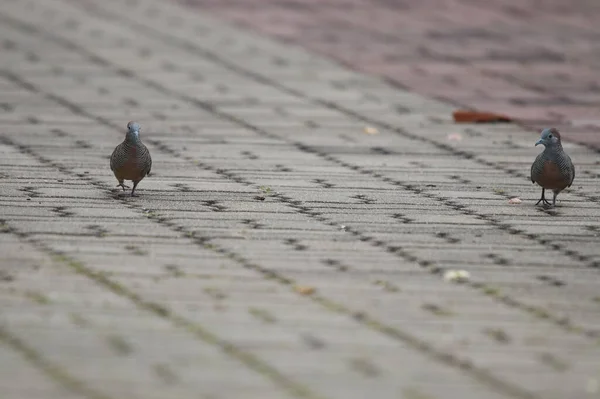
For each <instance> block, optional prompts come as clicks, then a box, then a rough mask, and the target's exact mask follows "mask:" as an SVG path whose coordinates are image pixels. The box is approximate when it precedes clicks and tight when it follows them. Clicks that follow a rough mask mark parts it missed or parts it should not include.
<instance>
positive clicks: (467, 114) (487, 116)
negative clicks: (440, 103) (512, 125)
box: [452, 109, 512, 123]
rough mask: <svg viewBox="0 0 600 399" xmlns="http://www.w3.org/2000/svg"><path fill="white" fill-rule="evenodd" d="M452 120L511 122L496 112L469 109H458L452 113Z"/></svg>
mask: <svg viewBox="0 0 600 399" xmlns="http://www.w3.org/2000/svg"><path fill="white" fill-rule="evenodd" d="M452 116H454V121H455V122H456V123H498V122H505V123H506V122H512V119H510V118H509V117H508V116H506V115H502V114H496V113H493V112H480V111H470V110H466V109H459V110H458V111H454V112H453V113H452Z"/></svg>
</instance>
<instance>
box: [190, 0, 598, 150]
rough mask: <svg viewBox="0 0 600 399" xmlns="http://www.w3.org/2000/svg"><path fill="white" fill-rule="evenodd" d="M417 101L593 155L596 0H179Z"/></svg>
mask: <svg viewBox="0 0 600 399" xmlns="http://www.w3.org/2000/svg"><path fill="white" fill-rule="evenodd" d="M180 1H182V2H184V3H185V4H187V5H189V6H192V7H200V8H202V9H203V10H204V11H207V12H209V13H213V14H215V15H217V16H220V17H222V18H224V19H226V20H229V21H233V22H235V23H237V24H239V25H241V26H244V27H247V28H251V29H255V30H257V31H260V32H262V33H264V34H267V35H270V36H273V37H275V38H278V39H280V40H284V41H288V42H293V43H297V44H299V45H302V46H305V47H306V48H308V49H310V50H312V51H315V52H318V53H321V54H324V55H327V56H330V57H333V58H335V59H337V60H339V61H341V62H343V63H345V64H346V65H348V66H351V67H353V68H355V69H357V70H360V71H363V72H366V73H371V74H377V75H381V76H384V77H386V78H388V79H389V80H391V81H393V82H395V83H397V84H399V85H401V86H403V87H406V88H409V89H411V90H413V91H416V92H418V93H422V94H424V95H428V96H433V97H436V98H441V99H444V100H447V101H448V100H449V101H451V102H454V103H456V104H460V105H463V106H467V107H470V108H474V109H480V110H487V111H494V112H500V113H504V114H507V115H509V116H511V117H514V118H518V119H520V120H521V121H522V123H523V124H524V125H526V126H529V127H533V128H536V129H539V128H541V127H545V126H547V125H554V126H557V127H559V128H562V129H563V130H564V132H565V136H567V137H568V138H569V139H571V140H574V141H578V142H583V143H587V144H590V145H593V146H595V147H596V148H599V149H600V23H599V22H600V1H598V0H486V1H482V0H396V1H394V0H180Z"/></svg>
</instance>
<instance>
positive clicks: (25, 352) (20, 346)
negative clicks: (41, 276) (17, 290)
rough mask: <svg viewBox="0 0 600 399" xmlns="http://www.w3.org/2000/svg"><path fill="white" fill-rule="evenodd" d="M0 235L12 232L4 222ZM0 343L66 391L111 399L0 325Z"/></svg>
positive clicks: (91, 398) (98, 398)
mask: <svg viewBox="0 0 600 399" xmlns="http://www.w3.org/2000/svg"><path fill="white" fill-rule="evenodd" d="M0 228H1V230H0V233H8V232H12V230H11V229H10V227H8V226H7V225H6V223H5V222H3V221H1V220H0ZM0 342H4V343H5V344H6V345H7V346H8V347H10V348H12V349H13V350H15V351H16V352H18V353H20V354H21V355H22V356H23V357H24V358H25V359H26V360H28V361H29V362H30V363H31V364H32V365H33V366H34V367H36V368H37V369H39V370H41V371H42V372H43V373H44V374H46V375H47V376H48V377H50V378H51V379H53V380H54V381H56V382H57V383H59V384H60V385H62V386H63V387H65V388H66V389H68V390H70V391H72V392H75V393H78V394H80V395H83V396H85V397H87V398H90V399H112V398H113V397H112V396H108V395H106V394H104V393H101V392H99V391H96V390H94V389H92V388H89V387H87V386H86V385H85V383H84V382H83V381H81V380H79V379H78V378H75V377H73V376H72V375H71V374H69V373H68V372H67V371H65V370H63V369H62V368H61V367H59V366H58V365H56V364H54V363H52V362H50V361H49V360H47V359H45V358H44V357H43V356H42V355H41V354H40V353H39V352H38V351H36V350H35V349H33V348H32V347H30V346H29V345H27V344H26V343H25V342H23V341H22V340H21V339H19V338H18V337H16V336H15V335H13V334H12V333H11V332H10V331H8V329H6V328H5V327H3V326H2V325H0Z"/></svg>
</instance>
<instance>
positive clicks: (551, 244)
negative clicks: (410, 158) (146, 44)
mask: <svg viewBox="0 0 600 399" xmlns="http://www.w3.org/2000/svg"><path fill="white" fill-rule="evenodd" d="M86 11H88V12H89V10H87V9H86ZM102 12H104V10H102ZM108 14H110V15H111V16H112V13H108ZM115 18H117V19H119V18H118V17H116V16H115ZM0 19H6V20H7V21H8V23H10V24H12V25H13V26H14V25H16V26H17V27H18V28H20V29H22V30H25V31H26V32H28V33H34V34H38V35H44V36H45V37H46V38H48V39H49V40H52V41H54V42H56V43H58V44H60V45H62V46H64V47H66V48H68V49H71V50H74V51H76V52H79V53H81V54H85V55H86V56H87V57H89V59H90V61H91V62H93V63H95V64H98V65H101V66H103V67H108V68H111V69H114V70H116V72H117V73H119V74H120V75H122V76H125V77H127V78H132V79H135V80H137V81H139V82H141V83H143V84H144V85H146V86H148V87H151V88H153V89H155V90H158V91H160V92H162V93H163V94H168V95H171V96H174V97H176V98H179V99H181V100H184V101H186V102H188V103H191V104H193V105H195V106H198V107H199V108H201V109H203V110H205V111H208V112H210V113H212V114H214V115H216V116H219V117H221V118H223V119H225V120H228V121H230V122H233V123H236V124H238V125H240V126H243V127H246V128H248V129H251V130H252V131H254V132H256V133H257V134H259V135H262V136H264V137H268V138H271V139H275V140H280V141H283V142H286V143H288V144H292V145H294V146H296V148H298V149H300V150H301V151H305V152H311V150H312V149H311V148H310V147H309V146H306V145H304V144H302V143H298V142H295V141H292V140H289V139H287V138H284V137H281V136H278V135H276V134H273V133H269V132H266V131H264V130H262V129H260V128H257V127H255V126H253V125H252V124H249V123H247V122H245V121H243V120H241V119H239V118H237V117H236V116H234V115H230V114H228V113H225V112H222V111H217V110H215V109H214V107H213V106H211V105H210V104H208V103H206V102H203V101H200V100H198V99H196V98H193V97H189V96H187V95H183V94H181V93H178V92H176V91H174V90H171V89H168V88H166V87H164V86H163V85H161V84H159V83H156V82H154V81H152V80H150V79H146V78H142V77H140V76H138V75H136V73H135V71H132V70H130V69H126V68H121V67H118V66H115V65H113V64H111V62H110V61H107V60H106V59H104V58H102V57H99V56H97V55H95V54H94V53H92V52H90V51H89V50H87V49H85V48H83V47H82V46H80V45H78V44H76V43H73V42H71V41H69V40H67V39H64V38H62V37H59V36H57V35H54V34H51V33H47V32H46V34H44V33H42V31H41V30H40V29H38V28H37V27H35V26H32V25H31V24H29V23H26V22H22V21H17V20H15V19H14V18H12V17H7V16H5V15H1V14H0ZM146 29H148V28H146ZM172 40H174V41H178V42H181V40H180V39H172ZM190 46H191V47H193V48H196V51H200V52H202V53H204V52H205V50H202V49H198V48H197V46H195V45H192V44H190V43H186V46H183V47H182V48H183V49H186V50H189V49H188V47H190ZM208 53H210V56H209V57H208V58H210V59H211V60H213V59H214V60H215V61H216V62H218V63H220V64H222V65H223V66H225V67H227V68H229V69H231V70H233V71H235V72H237V73H240V74H242V75H247V76H249V77H252V78H253V79H255V80H257V81H259V82H261V83H264V84H266V85H269V86H272V87H275V88H278V89H279V90H281V91H283V92H285V93H288V94H291V95H294V96H296V97H298V98H303V99H307V100H309V101H311V102H313V103H317V104H319V105H322V106H325V107H327V108H331V109H335V110H337V111H339V112H342V113H344V114H346V115H349V116H352V117H355V118H357V119H359V120H362V121H364V122H367V123H370V124H373V125H377V126H379V127H382V128H385V129H388V130H390V131H392V132H394V133H396V134H398V135H400V136H403V137H405V138H409V139H413V140H417V141H421V142H425V143H427V144H430V145H433V146H434V147H436V148H438V149H441V150H443V151H446V152H448V153H450V154H451V155H455V156H459V157H462V158H463V159H469V160H472V161H474V162H476V163H478V164H480V165H484V166H486V167H490V168H493V169H494V170H502V171H503V172H505V173H507V174H509V175H511V176H514V177H519V178H523V179H527V178H528V176H527V175H525V174H523V173H521V172H519V171H517V170H514V169H511V168H508V167H505V166H503V165H500V164H497V163H494V162H490V161H487V160H485V159H483V158H481V157H478V156H477V155H476V154H474V153H472V152H469V151H465V150H458V149H455V148H453V147H452V146H450V145H448V144H445V143H440V142H438V141H435V140H433V139H429V138H426V137H422V136H419V135H418V134H414V133H410V132H408V131H406V130H404V129H402V128H398V127H394V126H392V125H390V124H388V123H385V122H381V121H378V120H374V119H371V118H369V117H366V116H364V115H361V114H359V113H356V112H354V111H351V110H347V109H345V108H343V107H340V106H338V105H337V104H335V103H332V102H329V101H323V100H319V99H314V98H310V97H308V96H306V95H304V94H302V93H300V92H298V91H296V90H294V89H289V88H287V87H285V86H283V85H282V84H280V83H278V82H274V81H272V80H270V79H269V78H266V77H264V76H262V75H260V74H257V73H255V72H252V71H247V70H244V69H243V68H240V67H238V66H236V65H232V64H231V63H229V62H227V61H225V60H222V59H221V58H219V57H218V56H217V55H216V54H214V53H212V52H208ZM471 130H474V129H471ZM590 149H591V150H593V151H596V150H594V149H592V148H591V147H590ZM312 152H313V153H317V154H319V155H320V156H321V157H323V158H324V159H328V157H331V156H329V155H327V154H326V153H321V152H318V151H316V150H312ZM331 158H333V157H331ZM330 160H332V159H330ZM333 161H334V162H336V163H337V164H339V165H342V166H344V167H347V168H350V169H352V170H360V173H363V174H368V175H371V176H373V177H376V178H378V179H382V180H384V181H385V179H389V178H386V177H383V176H382V175H381V174H379V173H377V172H373V171H370V170H368V169H366V168H361V167H359V166H355V165H351V164H349V163H345V162H341V161H339V160H333ZM466 181H468V180H465V182H466ZM388 182H391V183H392V184H396V185H399V186H403V185H404V186H406V187H407V188H408V189H409V190H411V189H414V186H412V185H407V184H405V183H402V182H399V181H395V180H393V179H389V180H388ZM414 192H416V193H417V194H421V195H424V196H427V195H425V194H422V192H423V191H422V190H420V189H417V191H414ZM571 194H574V195H576V196H579V197H582V198H584V199H586V200H588V201H590V202H594V203H597V204H599V205H600V197H597V196H593V195H588V194H586V193H583V192H571ZM430 198H436V199H437V198H440V199H441V201H444V202H446V203H447V204H448V205H449V206H451V207H453V209H455V210H459V211H461V212H463V213H465V214H467V215H474V216H479V217H480V218H481V219H483V220H486V221H488V222H489V223H490V225H492V226H494V227H496V228H499V229H501V230H507V231H509V232H510V233H511V234H519V235H521V236H523V237H526V238H528V239H530V240H533V241H535V242H537V243H538V244H541V245H543V246H545V247H546V248H548V249H551V250H557V251H559V252H561V253H563V254H564V255H566V256H568V257H570V258H572V259H574V260H576V261H579V262H585V261H587V260H588V259H589V257H587V256H584V255H581V254H579V253H578V252H577V251H573V250H568V249H566V248H565V246H564V245H562V244H559V243H557V242H556V240H554V241H552V240H550V239H546V238H541V237H539V236H538V235H537V234H533V233H525V232H523V231H521V230H519V229H517V228H513V227H511V226H510V225H509V224H503V223H501V222H500V221H498V220H497V219H495V218H493V217H491V216H487V215H478V214H477V213H475V212H472V211H468V210H466V209H462V208H464V206H462V205H460V204H454V203H453V201H451V200H448V199H445V198H443V197H439V196H438V197H436V196H432V197H430ZM539 211H540V212H544V213H548V214H550V215H553V214H554V212H555V211H554V210H542V209H540V210H539ZM586 266H587V267H590V268H600V262H599V261H592V262H589V263H587V264H586Z"/></svg>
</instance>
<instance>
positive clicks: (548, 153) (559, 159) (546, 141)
mask: <svg viewBox="0 0 600 399" xmlns="http://www.w3.org/2000/svg"><path fill="white" fill-rule="evenodd" d="M538 144H542V145H543V146H544V147H545V148H544V151H542V152H541V153H540V154H539V155H538V156H537V158H536V159H535V161H534V162H533V165H531V181H532V182H533V183H537V184H539V185H540V186H541V187H542V197H541V198H540V199H539V201H538V202H536V205H537V204H539V203H540V202H541V203H542V205H544V206H549V205H550V202H549V201H548V200H547V199H546V197H545V196H544V194H545V191H546V190H552V192H553V193H554V197H553V198H552V206H556V196H557V195H558V194H559V193H560V192H561V191H562V190H564V189H565V188H567V187H571V184H573V179H575V166H574V165H573V162H571V158H570V157H569V155H567V153H566V152H565V150H563V147H562V144H561V141H560V133H559V132H558V130H557V129H555V128H548V129H544V130H542V135H541V138H540V139H539V140H538V141H537V142H536V143H535V145H536V146H537V145H538Z"/></svg>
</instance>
